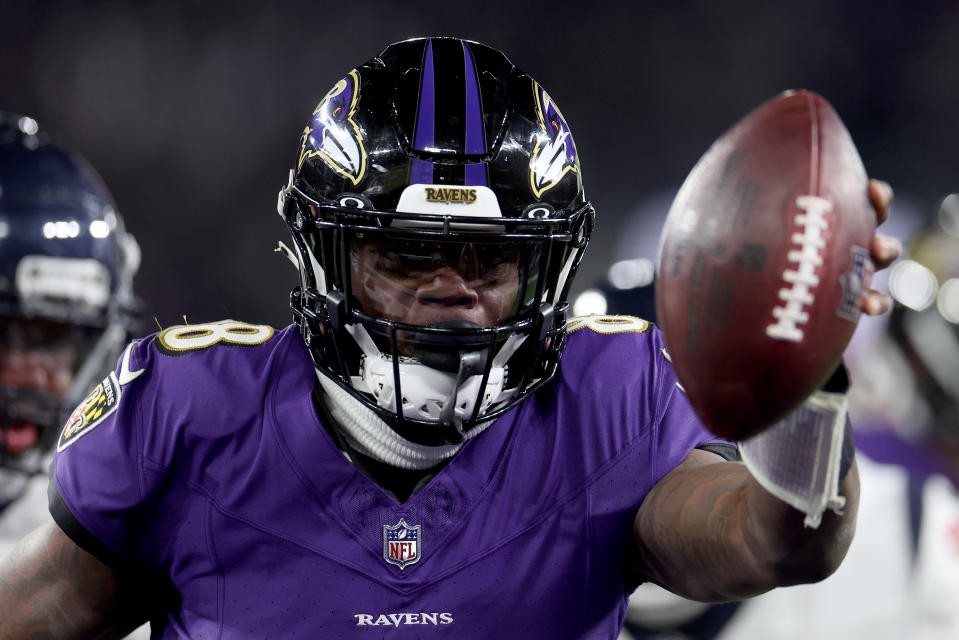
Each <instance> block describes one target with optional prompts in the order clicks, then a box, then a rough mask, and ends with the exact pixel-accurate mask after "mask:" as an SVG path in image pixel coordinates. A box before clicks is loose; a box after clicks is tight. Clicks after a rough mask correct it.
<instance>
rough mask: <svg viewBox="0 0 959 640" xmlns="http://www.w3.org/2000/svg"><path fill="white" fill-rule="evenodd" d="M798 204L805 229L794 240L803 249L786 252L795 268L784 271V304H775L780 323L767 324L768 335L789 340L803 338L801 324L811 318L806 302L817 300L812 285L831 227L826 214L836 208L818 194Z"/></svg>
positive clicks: (799, 222)
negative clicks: (785, 285) (826, 234)
mask: <svg viewBox="0 0 959 640" xmlns="http://www.w3.org/2000/svg"><path fill="white" fill-rule="evenodd" d="M796 205H797V206H798V207H799V208H800V209H802V210H803V213H800V214H798V215H796V218H795V222H796V224H797V225H799V226H800V228H801V229H802V232H801V233H794V234H793V235H792V238H791V242H792V243H793V244H796V245H799V247H800V249H799V250H796V249H793V250H790V251H789V253H788V254H786V259H787V260H788V261H789V262H791V263H794V264H795V268H792V269H786V270H785V271H783V275H782V279H783V282H785V283H786V284H788V285H789V286H788V287H783V288H782V289H780V290H779V299H780V300H782V301H783V304H782V305H780V306H777V307H774V308H773V311H772V314H773V317H774V318H775V319H776V323H775V324H771V325H768V326H767V327H766V334H767V335H768V336H770V337H771V338H775V339H777V340H785V341H788V342H800V341H801V340H802V338H803V330H802V329H801V328H800V327H799V326H798V325H801V324H805V323H807V322H808V321H809V313H808V312H806V311H803V306H805V305H811V304H813V302H814V296H813V294H812V292H811V291H810V289H812V288H814V287H816V286H818V285H819V276H817V275H816V269H817V268H818V267H820V266H822V263H823V259H822V250H823V249H825V248H826V240H825V239H824V238H823V234H822V232H823V231H825V230H826V229H828V228H829V223H828V222H827V221H826V218H825V215H826V214H827V213H829V212H830V211H832V203H831V202H829V200H826V199H825V198H820V197H818V196H799V197H798V198H796Z"/></svg>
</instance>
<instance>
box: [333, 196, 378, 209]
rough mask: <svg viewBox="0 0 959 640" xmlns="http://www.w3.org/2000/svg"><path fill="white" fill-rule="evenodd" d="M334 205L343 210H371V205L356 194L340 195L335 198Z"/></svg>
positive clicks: (364, 198)
mask: <svg viewBox="0 0 959 640" xmlns="http://www.w3.org/2000/svg"><path fill="white" fill-rule="evenodd" d="M336 204H337V205H339V206H341V207H343V208H345V209H372V208H373V203H372V202H370V199H369V198H367V197H366V196H364V195H360V194H358V193H341V194H340V195H338V196H337V197H336Z"/></svg>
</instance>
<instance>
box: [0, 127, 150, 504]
mask: <svg viewBox="0 0 959 640" xmlns="http://www.w3.org/2000/svg"><path fill="white" fill-rule="evenodd" d="M139 261H140V252H139V248H138V246H137V244H136V242H135V241H134V239H133V237H132V236H130V235H129V234H127V233H126V231H125V230H124V226H123V221H122V219H121V218H120V216H119V214H118V213H117V211H116V208H115V206H114V203H113V200H112V198H111V197H110V194H109V193H108V192H107V190H106V188H105V187H104V185H103V183H102V181H101V180H100V178H99V177H98V176H97V174H96V173H95V172H94V171H93V169H92V168H91V167H90V166H89V165H88V164H87V163H86V161H85V160H84V159H83V158H81V157H80V156H79V155H78V154H76V153H74V152H72V151H70V150H68V149H66V148H64V147H62V146H60V145H58V144H57V143H55V142H54V141H53V140H52V139H51V137H50V136H49V135H48V134H47V133H46V132H45V131H43V130H41V129H40V128H39V126H38V125H37V123H36V121H35V120H33V119H32V118H29V117H24V116H20V115H16V114H12V113H6V112H0V359H12V358H24V357H32V356H30V354H31V353H33V354H35V353H39V352H43V351H49V350H51V349H60V348H65V349H67V350H68V351H69V352H70V353H71V354H72V357H71V359H72V363H73V364H72V370H71V371H70V373H71V374H72V376H71V382H70V383H69V391H68V392H67V393H66V394H65V395H62V394H57V393H52V392H50V391H49V390H43V389H40V388H33V387H29V386H23V385H18V384H10V383H8V381H4V380H2V379H0V470H2V471H3V472H4V473H7V474H9V473H14V472H22V473H23V474H32V473H37V472H40V471H41V470H42V467H41V462H40V461H41V459H42V457H43V454H44V453H46V452H47V451H48V450H49V449H50V448H51V447H52V444H53V442H54V441H55V440H56V437H57V433H56V431H57V427H58V426H59V425H60V424H63V423H64V422H65V420H66V418H67V417H68V416H69V413H70V411H71V410H72V409H73V407H74V406H76V405H77V404H79V402H80V401H81V400H82V399H83V398H84V396H85V395H86V394H87V392H89V390H90V389H91V388H93V386H94V385H95V383H96V382H97V381H98V380H99V378H100V377H102V376H103V375H105V373H106V372H107V371H109V370H110V369H112V367H113V365H114V363H115V362H116V358H117V356H118V355H119V353H120V350H121V348H122V346H123V344H124V343H125V342H126V341H127V338H128V331H129V330H130V329H131V327H132V326H133V322H134V319H135V313H134V312H135V310H136V308H137V301H136V300H135V298H134V295H133V288H132V281H133V275H134V273H135V272H136V270H137V267H138V265H139ZM0 364H2V365H4V366H8V365H11V363H10V361H9V360H8V361H7V362H3V361H2V360H0ZM11 366H12V365H11ZM25 423H30V424H31V425H34V426H35V427H36V429H37V431H38V432H39V437H38V441H37V446H32V447H30V449H29V450H28V451H27V452H26V453H21V454H17V455H12V454H10V452H9V448H8V447H6V446H4V444H5V443H8V442H9V441H8V438H13V437H14V432H15V431H16V429H18V428H20V427H22V426H23V425H24V424H25ZM0 485H2V486H0V492H2V490H3V489H4V488H6V489H9V488H10V481H9V478H2V477H0ZM0 497H2V496H0ZM0 502H2V500H0Z"/></svg>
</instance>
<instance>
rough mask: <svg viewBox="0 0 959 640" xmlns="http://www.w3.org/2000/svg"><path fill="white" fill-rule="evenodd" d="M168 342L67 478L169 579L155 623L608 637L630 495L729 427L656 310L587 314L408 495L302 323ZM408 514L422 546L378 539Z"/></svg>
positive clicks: (134, 553) (148, 356)
mask: <svg viewBox="0 0 959 640" xmlns="http://www.w3.org/2000/svg"><path fill="white" fill-rule="evenodd" d="M155 340H156V338H155V337H151V338H148V339H145V340H143V341H141V342H139V343H138V344H137V346H136V347H135V348H134V351H133V357H132V358H131V364H130V369H131V370H140V369H142V370H143V373H142V374H141V375H140V376H139V377H138V378H137V379H135V380H133V381H132V382H129V383H128V384H126V385H125V386H124V387H123V389H122V393H121V396H120V400H119V407H118V409H117V410H116V411H115V412H114V413H113V414H112V415H111V416H110V417H109V418H108V419H106V420H105V421H104V422H103V423H102V424H99V425H98V426H96V427H95V428H94V429H92V430H91V431H89V432H88V433H87V434H85V435H83V436H82V437H80V438H78V439H77V440H76V441H75V442H74V443H73V444H72V445H71V446H70V447H69V448H67V449H65V450H64V451H63V452H61V453H59V454H57V456H56V459H55V476H54V477H55V480H54V481H55V483H56V490H57V491H58V492H59V494H60V496H61V497H62V498H63V500H64V502H65V503H66V505H67V507H68V508H69V509H70V511H71V513H72V514H73V516H74V517H75V518H76V520H77V521H78V522H79V524H81V525H82V526H83V527H84V528H86V529H87V530H88V531H89V532H90V533H91V534H93V535H94V536H95V537H96V538H98V539H99V540H101V541H102V542H103V543H105V544H106V545H108V546H109V547H111V548H112V549H114V550H115V551H117V552H118V553H119V554H121V555H123V556H125V557H128V558H130V559H131V560H132V561H134V562H136V563H138V564H140V565H142V566H144V567H145V568H147V569H148V570H151V571H156V572H159V573H160V574H162V575H165V576H168V577H169V579H170V581H171V582H172V583H173V584H174V585H175V586H176V588H177V590H178V591H179V593H180V594H181V595H182V605H181V606H180V607H179V608H178V609H177V610H174V611H169V612H167V625H166V626H165V627H164V628H163V629H162V631H161V632H160V637H162V638H175V637H191V638H208V637H209V638H213V637H217V638H219V637H222V638H264V637H284V638H292V637H304V638H308V637H330V638H335V637H348V638H359V637H371V638H380V637H391V638H392V637H402V638H418V637H424V636H429V637H446V638H457V639H463V638H467V639H468V638H493V637H515V634H520V635H523V636H524V637H542V638H615V637H616V635H617V631H618V629H619V627H620V625H621V623H622V620H623V616H624V613H625V609H626V603H627V598H628V590H629V587H628V585H627V581H626V579H625V577H624V576H625V572H624V569H623V567H624V562H625V560H624V559H625V554H626V549H627V542H628V540H629V537H630V535H631V527H632V522H633V516H634V514H635V512H636V509H637V508H638V506H639V504H640V503H641V501H642V500H643V498H644V497H645V496H646V494H647V492H648V491H649V490H650V488H651V487H652V486H653V484H655V482H656V481H657V480H658V479H659V478H661V477H662V476H663V475H664V474H665V473H667V472H668V471H669V470H670V469H672V468H673V467H675V466H676V465H677V464H678V463H679V462H680V461H681V460H682V459H683V458H684V457H685V456H686V454H687V453H688V452H689V451H690V450H691V449H692V448H694V447H696V446H698V445H700V444H703V443H706V442H715V441H718V440H717V438H715V437H714V436H712V435H711V434H709V433H708V432H706V431H705V429H704V428H703V427H702V426H701V425H700V423H699V421H698V419H697V418H696V417H695V415H694V413H693V411H692V409H691V407H690V405H689V402H688V400H687V399H686V397H685V395H684V394H683V393H682V392H680V391H679V390H678V389H677V388H676V385H675V382H676V378H675V373H674V372H673V369H672V367H671V365H669V364H668V362H667V361H666V360H665V358H664V357H663V355H662V353H661V349H662V347H663V343H662V338H661V336H660V334H659V333H658V331H657V330H655V329H651V330H650V331H648V332H646V333H620V334H614V335H602V334H599V333H595V332H593V331H592V330H591V329H588V328H584V329H580V330H578V331H576V332H574V333H572V334H571V335H570V337H569V344H568V347H567V350H566V352H565V354H564V357H563V360H562V365H561V368H560V373H559V375H558V379H557V380H556V381H555V384H553V385H551V386H550V387H549V388H547V389H546V390H544V391H543V392H542V393H540V394H539V395H538V396H536V397H533V398H530V399H529V400H527V401H526V402H525V403H523V404H521V405H520V406H518V407H517V408H516V409H515V410H513V411H511V412H510V413H508V414H506V415H505V416H503V417H502V418H500V419H499V420H498V421H497V422H496V423H495V424H494V425H492V426H491V427H490V428H489V429H488V430H487V431H486V432H484V433H483V434H482V435H481V436H479V437H477V438H476V439H474V440H470V441H469V442H467V443H466V444H465V445H464V447H463V448H462V450H461V451H460V452H459V453H458V454H457V455H456V457H455V458H454V459H453V460H452V461H451V462H450V463H449V465H448V466H446V467H445V468H444V469H443V470H442V471H441V472H440V473H439V474H437V475H436V477H434V478H433V479H432V481H431V482H430V483H429V484H428V485H427V486H426V487H424V488H423V489H422V490H420V491H419V492H417V493H416V494H414V495H413V496H412V497H411V498H410V500H408V501H407V502H406V503H398V502H397V501H396V500H395V499H393V498H392V497H391V496H390V495H389V494H387V493H386V492H385V491H383V490H382V489H381V488H380V487H378V486H377V485H376V484H374V483H372V482H371V481H369V480H368V479H367V478H366V477H365V476H363V475H362V474H361V473H359V472H358V471H357V470H356V468H355V467H353V466H352V465H351V464H350V463H349V462H348V461H347V460H346V459H345V458H344V456H343V454H342V453H341V452H340V451H339V450H338V449H337V448H336V446H335V445H334V443H333V442H332V441H331V440H330V438H329V437H328V435H327V433H326V431H325V430H324V429H323V427H322V425H321V424H320V422H319V419H318V418H317V415H316V413H315V411H314V408H313V405H312V402H311V398H310V395H311V392H312V389H313V384H314V374H313V369H312V364H311V361H310V358H309V356H308V355H307V352H306V349H305V347H304V345H303V343H302V340H301V338H300V337H299V335H298V333H297V331H296V328H295V327H293V326H291V327H287V328H286V329H285V330H283V331H281V332H278V333H277V334H276V335H275V336H274V337H272V338H271V339H270V340H268V341H267V342H265V343H263V344H261V345H258V346H252V347H250V346H247V347H241V346H234V345H226V344H219V345H214V346H212V347H210V348H208V349H205V350H202V351H195V352H190V353H185V354H182V355H177V356H170V355H165V354H163V353H160V352H159V351H158V349H157V347H156V346H155V345H154V341H155ZM401 519H402V520H403V521H404V525H403V526H404V527H406V528H409V529H410V531H411V532H412V528H413V527H419V529H417V530H416V536H415V537H405V536H404V535H403V534H402V532H401V534H395V533H394V534H393V535H392V536H391V538H390V541H391V542H393V541H396V540H397V538H404V540H403V541H402V542H404V543H405V546H404V547H403V553H404V554H407V557H408V555H409V554H410V553H416V554H419V556H418V560H417V561H416V562H415V563H407V564H405V566H403V567H402V568H400V566H398V565H396V564H391V563H390V562H387V560H386V558H385V555H386V554H387V553H388V550H387V548H386V547H385V546H384V545H385V544H386V542H385V534H384V528H385V527H393V528H395V527H396V525H397V524H398V523H399V522H400V520H401ZM414 543H415V544H414Z"/></svg>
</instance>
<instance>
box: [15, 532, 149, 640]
mask: <svg viewBox="0 0 959 640" xmlns="http://www.w3.org/2000/svg"><path fill="white" fill-rule="evenodd" d="M124 592H125V590H122V589H121V580H120V577H119V576H118V574H117V573H116V572H115V571H113V570H112V569H110V568H109V567H107V566H106V565H104V564H103V563H102V562H100V561H99V560H97V559H96V558H95V557H93V556H92V555H90V554H89V553H87V552H86V551H84V550H83V549H81V548H80V547H78V546H77V545H76V544H75V543H74V542H73V541H72V540H70V538H69V537H67V535H66V534H64V533H63V531H61V530H60V528H59V527H57V525H56V524H55V523H54V522H53V520H50V521H48V522H47V523H46V524H45V525H43V526H41V527H40V528H39V529H37V530H35V531H34V532H33V533H31V534H30V535H28V536H27V537H26V538H24V539H23V540H21V541H20V543H19V544H18V545H17V546H16V547H14V548H13V549H12V550H11V551H10V553H8V554H7V555H6V556H5V557H4V558H2V559H0V611H3V612H4V614H3V616H0V639H4V640H5V639H7V638H33V639H38V640H39V639H41V638H109V637H122V635H123V634H125V633H126V632H128V631H130V630H132V629H133V628H135V627H136V624H137V623H138V622H140V621H142V620H141V618H142V619H145V617H144V616H137V615H136V614H134V613H133V611H134V608H133V607H130V606H129V603H125V602H124V598H122V597H121V594H123V593H124Z"/></svg>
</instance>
